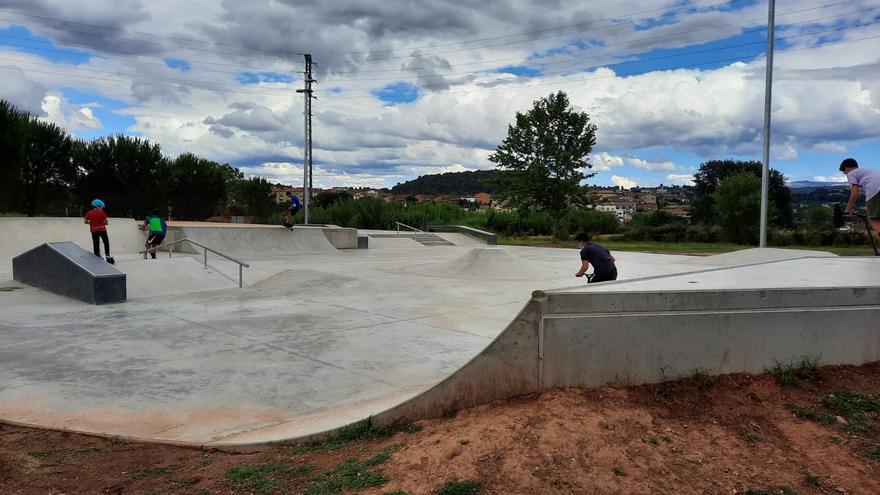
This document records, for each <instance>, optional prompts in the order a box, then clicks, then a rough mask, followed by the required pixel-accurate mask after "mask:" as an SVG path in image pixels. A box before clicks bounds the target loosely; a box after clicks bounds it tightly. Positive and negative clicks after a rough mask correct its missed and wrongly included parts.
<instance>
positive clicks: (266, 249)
mask: <svg viewBox="0 0 880 495" xmlns="http://www.w3.org/2000/svg"><path fill="white" fill-rule="evenodd" d="M185 237H189V238H190V239H193V240H195V241H198V242H201V243H202V244H205V245H207V246H209V247H211V248H212V249H216V250H217V251H219V252H221V253H224V254H229V255H233V256H238V257H242V258H246V259H252V258H254V257H265V256H269V257H275V256H297V255H300V254H333V253H337V252H338V251H337V250H336V248H334V247H333V245H332V244H330V241H328V240H327V236H325V235H324V231H323V229H321V228H320V227H296V228H294V229H293V230H288V229H285V228H284V227H279V226H274V225H266V226H247V227H235V226H231V225H229V224H226V225H218V226H189V225H188V226H182V227H173V228H172V227H169V236H168V240H167V241H166V242H170V241H173V240H176V239H183V238H185ZM184 244H188V243H184ZM183 250H184V252H189V253H201V252H202V250H201V249H200V248H198V247H197V246H192V245H190V246H186V245H185V246H184V247H183Z"/></svg>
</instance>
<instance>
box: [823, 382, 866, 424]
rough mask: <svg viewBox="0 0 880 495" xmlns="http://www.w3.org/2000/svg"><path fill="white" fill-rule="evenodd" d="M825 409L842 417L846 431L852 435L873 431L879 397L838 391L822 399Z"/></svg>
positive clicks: (849, 391)
mask: <svg viewBox="0 0 880 495" xmlns="http://www.w3.org/2000/svg"><path fill="white" fill-rule="evenodd" d="M822 404H824V405H825V407H827V408H829V409H831V410H832V411H834V412H836V413H837V414H839V415H840V416H842V417H843V418H844V419H845V420H846V422H847V424H846V429H847V430H849V431H851V432H853V433H870V432H872V431H874V429H875V425H874V417H875V416H876V413H877V412H878V411H880V397H877V396H873V395H866V394H860V393H858V392H853V391H851V390H838V391H836V392H833V393H830V394H828V395H826V396H825V397H824V398H823V399H822Z"/></svg>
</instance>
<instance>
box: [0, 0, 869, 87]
mask: <svg viewBox="0 0 880 495" xmlns="http://www.w3.org/2000/svg"><path fill="white" fill-rule="evenodd" d="M841 3H843V2H841ZM825 7H827V6H825ZM821 8H824V7H821ZM878 8H880V7H874V8H871V9H865V10H862V11H857V12H849V13H845V14H839V15H835V16H827V17H823V18H814V19H809V20H806V21H801V22H798V23H792V24H789V26H797V25H800V24H809V23H813V22H816V21H824V20H829V19H833V18H838V17H845V16H851V15H856V14H862V13H865V12H868V11H871V10H876V9H878ZM809 10H815V8H811V9H802V10H800V11H793V12H788V13H786V14H794V13H803V12H805V11H809ZM783 15H784V14H783ZM746 22H748V21H746ZM731 24H733V23H731ZM864 25H866V24H863V26H864ZM868 25H869V24H868ZM711 27H719V26H709V27H707V28H711ZM841 29H844V28H840V27H839V28H832V29H829V30H824V31H818V32H811V33H805V34H801V35H795V36H790V37H784V38H780V39H788V38H792V37H799V36H812V35H816V34H821V33H823V32H828V31H836V30H841ZM762 30H763V28H761V29H757V30H751V31H745V32H743V33H740V35H741V34H748V33H750V32H758V31H762ZM676 34H679V33H669V34H666V35H663V36H658V37H653V38H662V37H669V36H674V35H676ZM646 39H651V38H639V39H636V40H629V41H626V42H621V43H618V44H625V43H631V42H633V41H636V42H640V41H644V40H646ZM718 39H724V38H723V37H722V38H707V39H702V40H695V41H694V43H701V42H706V41H714V40H718ZM757 43H758V42H751V43H740V44H735V45H728V46H725V47H719V48H712V49H706V50H697V51H688V52H682V53H680V54H673V55H667V56H664V57H654V58H647V59H641V60H639V61H630V62H627V61H624V62H616V63H610V64H608V65H620V64H627V63H637V62H647V61H651V60H662V59H664V58H674V57H679V56H685V55H692V54H698V53H705V52H711V51H719V50H725V49H731V48H739V47H743V46H750V45H754V44H757ZM608 46H611V45H608ZM655 48H656V47H655ZM630 54H632V52H625V51H623V52H609V53H604V54H601V55H596V56H590V57H579V58H575V59H569V60H563V61H556V62H545V63H542V64H533V65H554V64H561V63H566V64H567V63H572V62H578V61H585V60H595V59H601V58H605V57H612V56H621V55H630ZM0 60H5V61H9V62H15V63H19V64H26V65H34V66H39V67H52V68H54V67H57V66H56V65H54V64H44V63H40V62H30V61H20V60H17V59H9V58H2V57H0ZM162 67H163V68H167V66H166V65H164V63H163V64H162ZM69 70H76V71H89V72H93V73H99V74H109V75H114V76H120V75H121V76H131V77H133V78H137V79H138V81H139V82H142V83H145V84H146V82H145V81H168V82H172V83H175V84H178V85H186V86H193V87H196V88H198V89H205V90H216V91H219V92H232V93H239V94H255V95H256V94H262V95H264V96H274V95H271V94H270V93H272V92H276V91H277V92H279V93H280V92H283V91H285V90H284V89H282V88H279V89H274V88H265V87H263V88H261V90H263V91H267V92H266V93H258V92H252V91H241V90H240V86H228V85H224V84H218V83H216V82H214V81H204V80H198V79H185V78H172V77H167V76H160V75H147V76H145V75H143V74H141V73H132V72H124V71H106V70H98V69H91V68H87V67H71V68H70V69H69ZM572 70H584V68H574V67H573V68H570V69H562V70H558V71H552V72H545V73H543V74H541V75H542V76H547V75H553V74H562V73H567V72H570V71H572ZM32 72H38V73H40V71H32ZM271 72H275V71H271ZM484 72H485V71H479V72H476V71H475V72H461V73H452V74H444V75H443V77H451V76H456V75H471V74H480V73H484ZM42 73H46V74H54V73H53V72H46V71H44V72H42ZM223 73H224V74H230V75H232V74H234V73H233V72H223ZM65 74H67V75H69V74H68V73H65ZM80 77H82V76H80ZM414 79H417V77H412V76H410V77H407V78H400V77H395V78H371V79H349V80H350V81H354V82H366V81H392V80H393V81H406V80H414ZM101 80H107V81H117V82H128V81H126V80H122V79H106V78H105V79H101ZM421 86H422V87H423V88H431V87H434V86H437V85H436V84H435V85H432V84H423V85H421Z"/></svg>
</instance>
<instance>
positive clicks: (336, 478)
mask: <svg viewBox="0 0 880 495" xmlns="http://www.w3.org/2000/svg"><path fill="white" fill-rule="evenodd" d="M390 458H391V455H390V454H388V453H387V452H382V453H381V454H377V455H374V456H373V457H370V458H369V459H366V460H364V461H360V460H358V459H354V458H353V459H349V460H347V461H345V462H343V463H342V464H340V465H338V466H336V467H334V468H333V469H330V470H328V471H325V472H323V473H321V474H319V475H317V476H313V477H312V478H311V479H309V482H308V484H306V486H305V488H304V489H303V491H302V493H303V495H337V494H341V493H345V492H348V491H360V490H365V489H367V488H376V487H379V486H382V485H384V484H385V483H388V478H387V477H386V476H385V475H384V474H383V473H382V471H381V470H379V469H373V468H374V467H375V466H377V465H379V464H382V463H383V462H386V461H388V459H390Z"/></svg>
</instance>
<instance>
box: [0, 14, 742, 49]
mask: <svg viewBox="0 0 880 495" xmlns="http://www.w3.org/2000/svg"><path fill="white" fill-rule="evenodd" d="M696 1H697V0H688V1H684V2H682V3H680V4H677V5H672V6H665V7H658V8H654V9H648V10H643V11H636V12H630V13H624V14H620V15H618V16H616V17H608V18H601V19H594V20H591V21H586V22H581V23H576V24H568V25H562V26H554V27H550V28H544V29H540V30H535V31H526V32H521V33H514V34H508V35H500V36H494V37H489V38H477V39H471V40H464V41H455V42H450V43H441V44H435V45H423V46H415V47H400V48H395V49H387V50H375V51H369V50H367V51H350V52H345V51H339V52H332V51H331V52H322V53H321V54H323V55H365V54H371V53H376V52H379V53H381V52H393V51H410V50H421V49H425V48H432V47H442V46H452V45H457V44H468V43H478V42H481V41H494V40H498V39H502V38H509V37H515V36H527V35H532V34H539V33H542V32H546V31H553V30H559V29H567V28H572V27H580V26H585V25H590V24H595V23H597V22H602V21H614V20H620V19H621V18H626V17H632V16H638V15H642V14H646V13H652V12H660V11H666V10H669V9H674V8H679V7H686V6H693V5H694V4H695V3H696ZM741 1H744V0H729V1H725V2H720V3H716V4H711V5H706V6H702V7H696V9H703V10H705V9H711V8H714V7H723V6H729V5H732V4H734V3H738V2H741ZM7 13H8V14H10V15H13V16H20V17H27V18H33V19H39V20H42V21H50V22H60V23H63V24H70V25H76V26H84V27H88V28H90V30H88V31H84V30H75V29H70V28H62V27H58V26H52V25H46V24H42V27H44V28H46V29H52V30H56V31H66V32H71V33H78V34H83V35H86V36H100V37H105V36H106V34H104V33H95V32H93V31H92V30H91V29H103V30H105V31H113V32H114V33H128V34H135V35H139V36H149V37H151V38H154V39H152V40H140V39H131V38H118V39H120V40H122V41H131V42H135V43H145V44H153V45H163V44H165V42H162V41H157V40H156V39H155V38H165V39H170V40H178V41H184V42H188V43H198V44H204V45H219V46H228V47H232V48H244V49H246V50H248V52H247V54H248V55H250V54H251V50H252V48H253V47H250V46H245V45H240V44H233V43H223V42H217V41H206V40H199V39H195V38H185V37H175V36H165V35H159V34H158V33H148V32H143V31H133V30H127V29H120V28H114V27H110V26H102V25H99V24H91V23H85V22H80V21H71V20H67V19H62V18H58V17H49V16H41V15H36V14H27V13H21V12H11V11H9V9H7ZM679 13H682V12H669V13H666V14H663V15H661V16H657V17H652V18H646V19H642V20H657V19H661V18H664V17H669V16H671V15H676V14H679ZM0 20H6V21H7V22H17V21H15V20H12V21H10V20H9V19H8V18H7V19H3V18H0ZM628 22H635V21H628ZM576 32H577V31H575V32H573V33H564V34H562V35H565V34H575V33H576ZM553 36H560V35H558V34H557V35H553ZM536 39H542V37H533V38H531V39H529V40H524V41H534V40H536ZM493 46H494V45H493ZM173 48H175V49H180V48H185V49H190V50H197V51H209V52H216V53H221V54H224V55H229V52H228V51H218V50H209V49H202V48H192V47H180V46H179V45H173ZM479 48H480V47H475V48H468V50H471V49H479ZM269 53H272V54H274V55H288V56H292V55H299V53H301V51H300V50H292V51H276V52H269ZM400 58H409V57H400Z"/></svg>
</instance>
